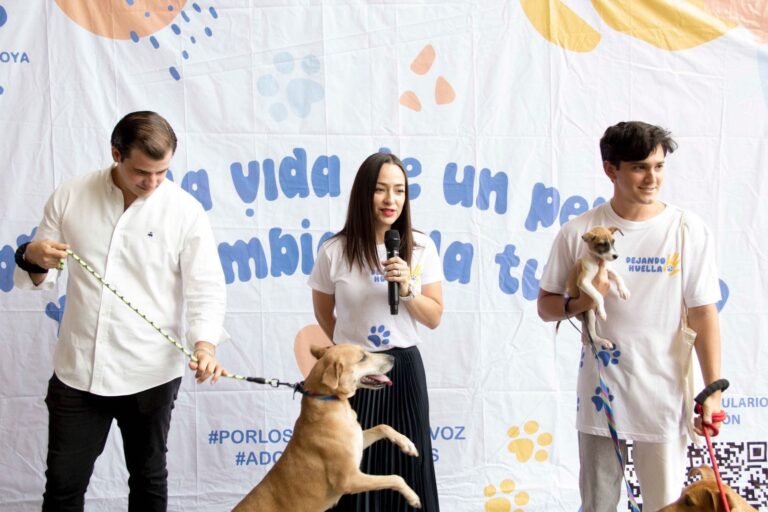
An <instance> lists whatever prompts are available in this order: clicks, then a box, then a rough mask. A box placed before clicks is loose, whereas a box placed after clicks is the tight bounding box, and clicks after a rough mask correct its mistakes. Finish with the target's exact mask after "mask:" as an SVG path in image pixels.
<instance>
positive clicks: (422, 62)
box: [411, 44, 436, 75]
mask: <svg viewBox="0 0 768 512" xmlns="http://www.w3.org/2000/svg"><path fill="white" fill-rule="evenodd" d="M435 55H436V54H435V48H434V47H433V46H432V45H431V44H428V45H427V46H425V47H424V48H422V49H421V51H420V52H419V54H418V55H417V56H416V58H415V59H413V62H411V71H413V72H414V73H416V74H417V75H424V74H426V73H427V71H429V69H430V68H431V67H432V64H433V63H434V62H435Z"/></svg>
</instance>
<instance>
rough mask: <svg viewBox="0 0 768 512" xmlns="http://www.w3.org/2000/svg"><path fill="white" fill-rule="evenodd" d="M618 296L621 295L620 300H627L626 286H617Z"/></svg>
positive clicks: (627, 291)
mask: <svg viewBox="0 0 768 512" xmlns="http://www.w3.org/2000/svg"><path fill="white" fill-rule="evenodd" d="M619 297H621V299H622V300H629V290H627V289H626V288H619Z"/></svg>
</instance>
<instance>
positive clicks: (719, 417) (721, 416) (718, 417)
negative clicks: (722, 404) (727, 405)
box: [694, 404, 731, 512]
mask: <svg viewBox="0 0 768 512" xmlns="http://www.w3.org/2000/svg"><path fill="white" fill-rule="evenodd" d="M694 411H695V412H696V414H699V415H701V414H702V413H703V412H704V410H703V409H702V407H701V404H696V408H695V409H694ZM726 417H728V415H727V414H726V413H725V411H719V412H715V413H712V421H714V422H716V423H718V422H722V421H725V418H726ZM701 425H702V430H703V431H704V438H705V439H706V440H707V449H708V450H709V460H710V461H712V469H713V470H714V472H715V479H716V480H717V488H718V490H719V491H720V501H721V502H722V503H723V509H724V510H725V512H731V507H729V506H728V499H727V498H726V496H725V489H724V488H723V479H722V478H720V471H719V470H718V469H717V459H716V458H715V450H714V448H712V439H711V438H710V434H709V432H710V430H711V431H712V437H716V436H717V435H718V434H719V433H720V430H719V429H718V428H717V427H715V426H714V425H712V424H711V423H705V422H704V418H703V417H702V419H701Z"/></svg>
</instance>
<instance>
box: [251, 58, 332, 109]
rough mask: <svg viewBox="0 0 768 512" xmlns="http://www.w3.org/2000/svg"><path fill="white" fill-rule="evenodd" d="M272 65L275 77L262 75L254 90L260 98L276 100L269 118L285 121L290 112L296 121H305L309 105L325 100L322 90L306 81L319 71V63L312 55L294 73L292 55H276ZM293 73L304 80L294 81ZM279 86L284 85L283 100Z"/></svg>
mask: <svg viewBox="0 0 768 512" xmlns="http://www.w3.org/2000/svg"><path fill="white" fill-rule="evenodd" d="M272 62H273V64H274V66H275V70H276V72H277V73H276V74H274V75H273V74H266V75H262V76H260V77H259V78H258V80H257V81H256V90H257V91H258V92H259V94H260V95H261V96H263V97H265V98H275V100H276V102H275V103H272V104H271V105H270V106H269V115H270V116H272V119H274V120H275V121H278V122H280V121H284V120H285V119H287V118H288V113H289V108H290V111H291V112H293V114H294V115H296V116H297V117H301V118H305V117H307V116H308V115H309V114H310V112H311V111H312V105H314V104H315V103H317V102H318V101H322V100H323V99H324V98H325V89H324V88H323V86H322V85H321V84H320V83H319V82H316V81H315V80H312V79H310V78H305V76H311V75H314V74H316V73H317V72H318V71H320V67H321V66H320V60H319V59H318V58H317V57H316V56H314V55H306V56H305V57H304V58H302V59H301V61H300V62H299V68H301V69H300V70H297V69H296V60H295V59H294V58H293V55H291V54H290V53H288V52H281V53H278V54H277V55H275V57H274V59H273V60H272ZM295 73H300V74H302V75H304V76H298V77H295V76H293V75H294V74H295ZM286 81H287V82H286ZM281 82H286V83H285V97H284V98H280V97H279V96H280V90H281V88H282V86H281Z"/></svg>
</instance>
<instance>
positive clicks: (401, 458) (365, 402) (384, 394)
mask: <svg viewBox="0 0 768 512" xmlns="http://www.w3.org/2000/svg"><path fill="white" fill-rule="evenodd" d="M385 353H386V354H389V355H391V356H393V357H394V358H395V366H394V367H393V368H392V371H390V372H389V374H388V376H389V378H390V379H391V380H392V386H388V387H386V388H384V389H380V390H369V389H359V390H358V391H357V393H355V396H353V397H352V398H351V399H350V403H351V404H352V408H353V409H354V410H355V411H356V412H357V420H358V421H359V422H360V425H361V426H362V427H363V429H364V430H365V429H368V428H371V427H374V426H376V425H379V424H381V423H384V424H387V425H389V426H390V427H392V428H394V429H395V430H397V431H398V432H400V433H401V434H403V435H404V436H406V437H408V438H409V439H410V440H411V441H413V443H414V444H415V445H416V448H417V449H418V450H419V456H418V457H410V456H408V455H405V454H404V453H403V452H401V451H400V449H399V448H398V447H397V446H395V445H394V444H392V443H390V442H389V441H388V440H386V439H382V440H381V441H377V442H375V443H373V444H372V445H371V446H369V447H368V448H367V449H366V450H365V451H364V452H363V461H362V464H361V470H362V471H363V473H367V474H369V475H393V474H394V475H400V476H402V477H403V479H405V482H406V483H407V484H408V485H409V486H410V487H411V489H413V490H414V491H415V492H416V494H418V495H419V498H420V499H421V504H422V507H423V508H422V509H421V510H422V511H423V512H438V511H439V510H440V505H439V503H438V499H437V482H436V480H435V467H434V464H433V463H432V439H431V437H430V432H429V398H428V396H427V381H426V376H425V373H424V363H423V362H422V359H421V354H420V353H419V350H418V349H417V348H416V347H411V348H393V349H390V350H388V351H386V352H385ZM330 510H332V511H333V512H410V511H415V510H416V509H414V508H413V507H410V506H409V505H408V503H407V502H406V501H405V499H404V498H403V497H402V495H401V494H400V493H399V492H397V491H392V490H389V489H386V490H382V491H372V492H367V493H361V494H352V495H346V496H342V498H341V500H340V501H339V503H338V505H337V506H336V507H334V508H332V509H330Z"/></svg>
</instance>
